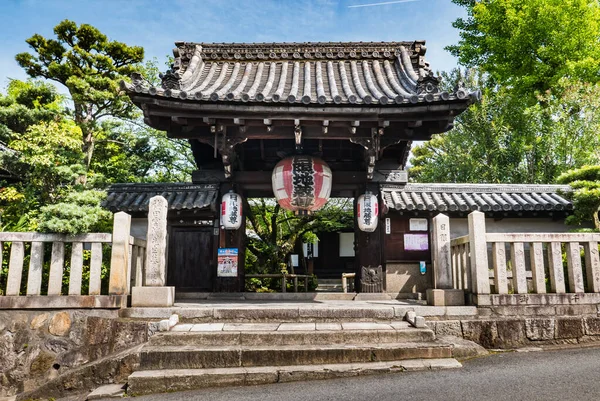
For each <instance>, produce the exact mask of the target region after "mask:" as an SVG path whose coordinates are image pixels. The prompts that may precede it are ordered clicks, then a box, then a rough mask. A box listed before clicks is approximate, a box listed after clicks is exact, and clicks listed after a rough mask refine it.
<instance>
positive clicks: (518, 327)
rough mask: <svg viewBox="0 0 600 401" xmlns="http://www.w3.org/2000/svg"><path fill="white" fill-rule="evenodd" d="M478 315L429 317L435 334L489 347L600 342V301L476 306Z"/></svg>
mask: <svg viewBox="0 0 600 401" xmlns="http://www.w3.org/2000/svg"><path fill="white" fill-rule="evenodd" d="M477 312H478V316H477V317H473V316H471V317H464V318H463V317H456V319H453V318H451V317H449V318H445V319H440V318H438V317H428V318H427V319H428V321H427V325H428V326H429V327H430V328H431V329H433V330H434V332H435V333H436V335H438V336H445V335H451V336H456V337H462V338H464V339H466V340H471V341H474V342H476V343H478V344H480V345H482V346H483V347H485V348H489V349H513V348H521V347H536V346H545V345H560V344H585V343H590V342H595V341H598V342H600V305H555V306H535V307H525V306H502V307H488V308H482V307H479V308H477Z"/></svg>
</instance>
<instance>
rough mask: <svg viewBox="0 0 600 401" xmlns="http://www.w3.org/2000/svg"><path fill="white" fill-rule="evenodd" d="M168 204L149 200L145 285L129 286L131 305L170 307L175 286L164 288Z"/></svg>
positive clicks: (154, 198)
mask: <svg viewBox="0 0 600 401" xmlns="http://www.w3.org/2000/svg"><path fill="white" fill-rule="evenodd" d="M167 212H168V203H167V200H166V199H165V198H163V197H162V196H160V195H157V196H154V197H153V198H152V199H150V204H149V207H148V233H147V235H146V277H145V278H144V283H145V286H143V287H140V286H138V287H133V290H132V294H131V306H153V307H167V306H173V303H174V301H175V287H166V286H165V284H166V266H167V260H166V255H167Z"/></svg>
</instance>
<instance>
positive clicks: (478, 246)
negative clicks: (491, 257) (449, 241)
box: [469, 211, 490, 295]
mask: <svg viewBox="0 0 600 401" xmlns="http://www.w3.org/2000/svg"><path fill="white" fill-rule="evenodd" d="M486 234H487V233H486V229H485V214H484V213H482V212H477V211H475V212H471V213H470V214H469V248H470V252H471V280H472V281H473V282H472V283H471V285H472V288H473V293H474V294H476V295H477V294H489V293H490V276H489V267H488V254H487V240H486Z"/></svg>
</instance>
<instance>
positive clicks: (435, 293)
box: [427, 213, 465, 306]
mask: <svg viewBox="0 0 600 401" xmlns="http://www.w3.org/2000/svg"><path fill="white" fill-rule="evenodd" d="M432 237H433V238H432V247H431V248H432V257H433V280H434V287H435V288H434V289H428V290H427V303H429V305H436V306H448V305H464V304H465V295H464V291H463V290H456V289H454V286H453V284H452V258H451V256H452V255H451V252H450V218H448V216H446V215H445V214H441V213H440V214H438V215H437V216H435V217H434V218H433V233H432Z"/></svg>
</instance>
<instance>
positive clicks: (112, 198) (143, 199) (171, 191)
mask: <svg viewBox="0 0 600 401" xmlns="http://www.w3.org/2000/svg"><path fill="white" fill-rule="evenodd" d="M107 192H108V197H107V198H106V200H105V201H104V202H103V204H102V206H103V207H105V208H107V209H108V210H110V211H111V212H128V213H135V212H148V203H149V202H150V199H151V198H152V197H154V196H156V195H162V196H163V197H164V198H165V199H166V200H167V202H168V204H169V210H178V211H179V210H198V209H209V208H210V209H212V210H216V209H215V205H216V200H217V192H218V188H217V185H211V184H187V183H177V184H114V185H111V186H110V188H109V189H108V191H107Z"/></svg>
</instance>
